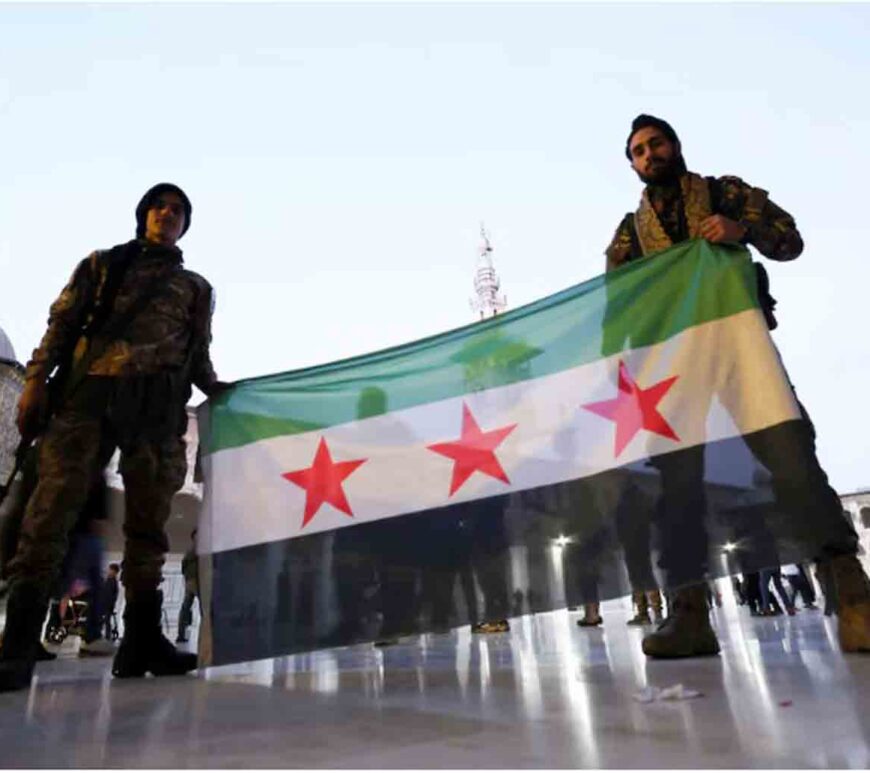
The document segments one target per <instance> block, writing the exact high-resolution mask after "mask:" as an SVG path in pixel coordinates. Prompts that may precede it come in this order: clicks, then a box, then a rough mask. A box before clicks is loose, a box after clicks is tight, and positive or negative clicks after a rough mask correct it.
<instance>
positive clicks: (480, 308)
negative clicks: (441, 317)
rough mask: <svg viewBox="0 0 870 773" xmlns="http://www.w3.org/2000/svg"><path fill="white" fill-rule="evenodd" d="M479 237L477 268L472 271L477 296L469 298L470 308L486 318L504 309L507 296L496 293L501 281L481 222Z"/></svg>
mask: <svg viewBox="0 0 870 773" xmlns="http://www.w3.org/2000/svg"><path fill="white" fill-rule="evenodd" d="M480 239H481V241H480V248H479V249H478V258H477V269H476V270H475V272H474V292H475V293H476V296H477V297H475V298H472V299H471V308H472V309H473V310H474V311H476V312H478V313H479V314H480V318H481V319H486V318H487V317H494V316H495V315H496V314H498V313H499V312H500V311H504V309H505V308H506V307H507V298H505V296H503V295H499V294H498V291H499V289H500V287H501V283H500V282H499V280H498V276H497V275H496V273H495V269H494V268H493V265H492V245H491V244H490V243H489V237H488V236H487V234H486V229H485V228H484V227H483V223H481V224H480Z"/></svg>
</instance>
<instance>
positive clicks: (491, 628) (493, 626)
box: [471, 620, 511, 633]
mask: <svg viewBox="0 0 870 773" xmlns="http://www.w3.org/2000/svg"><path fill="white" fill-rule="evenodd" d="M510 629H511V626H510V623H509V622H508V621H507V620H491V621H488V622H483V623H477V624H476V625H473V626H471V632H472V633H507V632H508V631H510Z"/></svg>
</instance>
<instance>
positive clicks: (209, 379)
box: [190, 277, 220, 395]
mask: <svg viewBox="0 0 870 773" xmlns="http://www.w3.org/2000/svg"><path fill="white" fill-rule="evenodd" d="M197 279H198V282H197V284H198V285H199V287H198V289H199V292H198V293H197V300H196V309H195V310H194V319H193V326H194V329H193V340H192V342H191V345H192V346H193V356H192V361H191V369H190V380H191V381H192V382H193V383H194V384H195V385H196V387H197V388H198V389H199V390H200V391H201V392H202V393H203V394H205V395H210V394H211V392H212V390H213V389H214V387H215V385H216V384H219V383H220V382H219V381H218V378H217V375H216V374H215V372H214V366H213V365H212V362H211V354H210V352H209V348H210V346H211V318H212V314H213V312H214V290H213V289H212V287H211V285H210V284H209V283H208V282H206V281H205V280H204V279H203V278H202V277H197Z"/></svg>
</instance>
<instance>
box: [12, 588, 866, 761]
mask: <svg viewBox="0 0 870 773" xmlns="http://www.w3.org/2000/svg"><path fill="white" fill-rule="evenodd" d="M604 615H605V626H604V627H603V628H601V629H594V630H587V629H580V628H578V627H577V626H576V625H575V620H576V618H577V614H576V613H569V612H566V611H564V610H562V611H559V612H553V613H549V614H542V615H536V616H528V617H522V618H516V619H514V620H512V621H511V624H512V631H511V632H510V633H507V634H497V635H490V636H485V637H481V636H472V635H471V634H470V632H469V629H468V628H467V627H466V628H464V629H459V630H456V631H453V632H452V633H449V634H443V635H425V636H420V637H414V638H412V639H409V640H407V641H406V642H403V643H401V644H399V645H396V646H394V647H390V648H386V649H382V650H379V649H375V648H374V647H372V646H370V645H360V646H355V647H347V648H342V649H335V650H328V651H322V652H316V653H311V654H305V655H296V656H291V657H286V658H278V659H274V660H268V661H259V662H256V663H248V664H243V665H236V666H227V667H223V668H216V669H209V670H208V671H207V672H204V673H200V674H199V675H198V676H190V677H180V678H164V679H160V680H156V679H146V680H136V681H131V682H119V681H116V680H113V679H112V678H111V676H110V675H109V662H108V661H107V660H83V659H79V658H77V657H75V655H74V645H73V644H72V643H69V644H65V646H64V651H63V652H62V654H61V657H60V658H59V659H58V660H57V661H55V662H53V663H45V664H40V666H39V667H38V680H37V682H36V683H35V684H34V686H33V687H32V688H31V690H30V691H29V692H22V693H16V694H11V695H3V696H0V767H51V768H62V767H104V766H111V767H129V768H134V767H145V768H156V767H172V768H184V767H209V768H220V767H304V768H319V767H343V768H416V767H425V768H441V767H459V768H524V767H545V768H559V767H617V768H633V767H643V768H679V767H691V768H718V767H726V768H744V767H783V768H805V767H826V768H827V767H836V768H842V767H849V768H867V767H868V765H870V718H868V717H870V689H868V688H870V656H868V657H862V656H858V655H849V656H843V655H841V654H840V653H839V651H838V650H837V649H836V646H835V629H834V623H833V622H832V621H831V620H830V619H828V618H824V617H823V616H822V614H821V612H818V611H815V612H811V611H809V612H808V611H802V612H799V613H798V615H797V616H796V617H794V618H786V617H783V618H757V619H756V618H750V617H749V615H748V612H746V611H745V608H743V609H738V608H736V607H733V606H727V605H726V607H725V608H723V609H718V610H716V611H715V612H714V622H715V626H716V628H717V630H718V632H719V634H720V637H721V640H722V645H723V646H722V655H721V656H720V657H716V658H708V659H701V660H691V661H677V662H651V661H648V660H647V659H646V658H645V657H644V656H643V655H642V654H641V652H640V646H639V642H640V637H641V635H642V631H640V630H637V629H633V628H629V627H627V626H626V625H625V620H626V619H627V618H628V616H629V611H628V607H627V603H623V602H621V601H619V602H612V603H609V604H606V605H604ZM676 683H682V684H683V685H684V686H685V687H687V688H691V689H694V690H699V691H700V692H702V693H703V695H702V697H698V698H694V699H692V700H687V701H678V702H656V703H647V704H644V703H640V702H638V701H637V700H636V699H635V697H634V695H635V693H636V692H637V691H638V690H641V689H642V688H644V687H667V686H670V685H673V684H676Z"/></svg>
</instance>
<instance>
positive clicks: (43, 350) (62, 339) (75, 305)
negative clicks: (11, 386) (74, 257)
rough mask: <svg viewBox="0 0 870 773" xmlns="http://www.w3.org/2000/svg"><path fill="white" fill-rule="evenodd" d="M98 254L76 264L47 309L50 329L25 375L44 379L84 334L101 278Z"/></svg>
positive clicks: (35, 351) (29, 363)
mask: <svg viewBox="0 0 870 773" xmlns="http://www.w3.org/2000/svg"><path fill="white" fill-rule="evenodd" d="M98 254H99V253H96V252H95V253H93V254H91V255H90V256H89V257H87V258H85V259H84V260H83V261H81V263H79V264H78V266H76V270H75V271H74V272H73V275H72V278H71V279H70V280H69V282H68V283H67V285H66V287H64V288H63V290H61V293H60V295H59V296H58V298H57V300H56V301H55V302H54V303H53V304H51V308H50V310H49V312H48V329H47V330H46V331H45V335H43V337H42V340H41V341H40V342H39V346H38V347H37V348H36V349H34V350H33V355H32V356H31V358H30V362H28V363H27V370H26V373H25V378H26V379H27V380H28V381H32V380H37V381H41V382H43V383H44V382H45V380H46V379H47V378H48V376H49V375H50V374H51V372H52V371H53V370H54V369H55V367H56V366H57V365H59V364H60V360H61V357H62V356H63V354H64V352H67V351H69V350H70V349H71V348H72V347H73V346H74V345H75V341H76V339H77V338H78V336H79V335H80V334H81V331H82V325H83V324H84V321H85V320H84V317H85V311H86V309H87V307H88V304H89V302H90V301H91V300H92V299H93V296H94V292H95V289H96V285H97V282H98V276H99V270H98Z"/></svg>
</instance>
